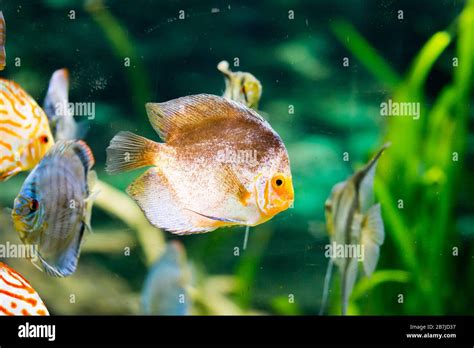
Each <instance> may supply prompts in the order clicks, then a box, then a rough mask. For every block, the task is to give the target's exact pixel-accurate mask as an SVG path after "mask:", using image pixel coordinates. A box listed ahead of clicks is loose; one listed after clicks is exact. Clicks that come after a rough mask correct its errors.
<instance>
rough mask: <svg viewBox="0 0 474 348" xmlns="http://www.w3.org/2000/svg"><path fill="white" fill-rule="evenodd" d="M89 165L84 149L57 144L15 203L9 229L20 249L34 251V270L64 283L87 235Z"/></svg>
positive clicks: (89, 155) (89, 157)
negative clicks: (21, 245)
mask: <svg viewBox="0 0 474 348" xmlns="http://www.w3.org/2000/svg"><path fill="white" fill-rule="evenodd" d="M93 165H94V157H93V155H92V152H91V150H90V148H89V147H88V146H87V145H86V143H84V142H83V141H81V140H79V141H58V142H57V143H56V144H55V145H54V146H53V148H51V150H50V151H49V152H48V153H47V154H46V155H45V156H44V157H43V159H42V160H41V162H40V163H39V164H38V165H37V166H36V167H35V169H34V170H33V171H32V172H31V173H30V174H29V175H28V177H27V178H26V180H25V182H24V184H23V187H22V188H21V191H20V194H19V195H18V196H17V197H16V199H15V202H14V207H13V211H12V219H13V225H14V227H15V229H16V231H17V232H18V234H19V235H20V239H21V240H22V242H23V243H25V244H27V245H33V246H35V247H36V250H37V256H38V259H39V261H40V265H37V266H38V267H39V268H40V269H42V270H44V271H45V272H46V273H48V274H49V275H52V276H55V277H65V276H69V275H71V274H72V273H74V272H75V270H76V267H77V262H78V259H79V254H80V249H81V243H82V238H83V234H84V231H85V230H86V229H87V230H90V215H91V209H92V200H93V199H92V198H91V197H90V188H91V187H92V185H93V181H94V180H95V172H94V171H92V170H91V168H92V166H93ZM32 261H33V259H32ZM35 265H36V264H35Z"/></svg>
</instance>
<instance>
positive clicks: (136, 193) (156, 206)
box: [127, 167, 215, 234]
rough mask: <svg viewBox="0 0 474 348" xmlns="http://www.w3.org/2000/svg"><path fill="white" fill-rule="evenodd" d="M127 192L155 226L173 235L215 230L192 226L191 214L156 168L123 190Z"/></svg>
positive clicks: (193, 224) (193, 223)
mask: <svg viewBox="0 0 474 348" xmlns="http://www.w3.org/2000/svg"><path fill="white" fill-rule="evenodd" d="M127 193H128V194H129V195H130V197H132V198H133V199H134V200H135V202H136V203H137V204H138V206H139V207H140V209H141V210H142V211H143V213H144V214H145V216H146V218H147V219H148V221H149V222H150V223H151V224H152V225H153V226H155V227H158V228H162V229H164V230H167V231H169V232H172V233H175V234H191V233H204V232H209V231H212V230H214V229H215V228H211V227H203V226H198V225H196V224H195V221H194V220H195V219H193V216H192V214H193V213H192V212H191V211H186V210H184V209H183V208H182V206H181V204H180V202H178V201H177V197H175V194H174V192H173V191H172V188H171V187H170V184H169V182H168V179H167V178H166V176H165V175H164V174H163V173H162V172H161V171H160V169H158V168H157V167H153V168H150V169H148V170H147V171H146V172H145V173H144V174H142V175H141V176H140V177H139V178H138V179H136V180H135V181H134V182H133V183H132V184H131V185H130V186H129V187H128V188H127Z"/></svg>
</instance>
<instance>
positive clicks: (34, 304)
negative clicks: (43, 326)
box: [0, 262, 49, 315]
mask: <svg viewBox="0 0 474 348" xmlns="http://www.w3.org/2000/svg"><path fill="white" fill-rule="evenodd" d="M0 315H49V312H48V309H47V308H46V306H45V305H44V303H43V301H42V300H41V298H40V297H39V295H38V293H37V292H36V291H35V289H33V287H32V286H31V285H30V283H29V282H28V281H27V280H26V279H25V278H23V276H22V275H21V274H19V273H18V272H16V271H15V270H14V269H12V268H10V267H8V266H7V265H6V264H4V263H2V262H0Z"/></svg>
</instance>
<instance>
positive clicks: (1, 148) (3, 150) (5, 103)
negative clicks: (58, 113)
mask: <svg viewBox="0 0 474 348" xmlns="http://www.w3.org/2000/svg"><path fill="white" fill-rule="evenodd" d="M53 144H54V140H53V136H52V134H51V130H50V128H49V124H48V117H47V116H46V114H45V113H44V111H43V110H42V109H41V107H40V106H39V105H38V104H37V103H36V101H35V100H34V99H33V98H32V97H31V96H29V95H28V94H27V93H26V92H25V91H24V90H23V89H22V88H21V87H20V86H19V85H18V84H16V83H15V82H13V81H8V80H4V79H0V181H2V180H7V179H9V178H10V177H12V176H14V175H16V174H18V173H19V172H21V171H24V170H30V169H31V168H33V167H34V166H35V165H36V164H37V163H38V162H39V161H40V160H41V158H42V157H43V156H44V154H45V153H46V152H47V151H48V150H49V149H50V148H51V146H52V145H53Z"/></svg>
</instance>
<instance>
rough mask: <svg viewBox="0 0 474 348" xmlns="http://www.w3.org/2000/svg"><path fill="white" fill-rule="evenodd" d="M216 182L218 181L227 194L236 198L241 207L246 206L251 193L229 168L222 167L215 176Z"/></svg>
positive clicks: (226, 166)
mask: <svg viewBox="0 0 474 348" xmlns="http://www.w3.org/2000/svg"><path fill="white" fill-rule="evenodd" d="M217 180H218V181H219V185H221V186H222V187H224V188H225V189H226V191H227V192H228V193H229V194H231V195H232V196H234V197H237V199H238V200H239V201H240V203H242V205H243V206H246V205H247V204H248V199H249V198H250V196H251V193H250V192H249V191H248V190H247V188H246V187H245V185H244V184H243V183H242V181H241V180H240V179H239V178H238V177H237V175H236V174H235V172H234V171H233V170H232V168H231V167H230V166H228V165H224V166H223V167H222V170H221V171H220V172H219V173H218V174H217Z"/></svg>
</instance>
